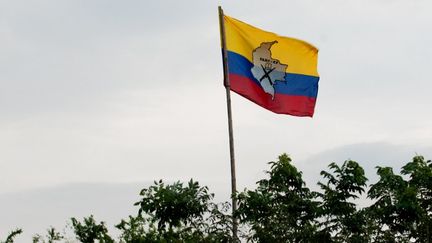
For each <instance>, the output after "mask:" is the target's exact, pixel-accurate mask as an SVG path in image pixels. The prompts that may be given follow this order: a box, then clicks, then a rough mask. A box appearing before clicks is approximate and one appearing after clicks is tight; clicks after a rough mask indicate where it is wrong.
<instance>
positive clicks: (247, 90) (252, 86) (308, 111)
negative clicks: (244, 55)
mask: <svg viewBox="0 0 432 243" xmlns="http://www.w3.org/2000/svg"><path fill="white" fill-rule="evenodd" d="M229 79H230V83H231V90H232V91H234V92H236V93H237V94H239V95H241V96H243V97H245V98H246V99H248V100H250V101H252V102H254V103H256V104H257V105H259V106H261V107H263V108H265V109H267V110H270V111H272V112H275V113H278V114H288V115H293V116H310V117H312V116H313V114H314V109H315V102H316V98H311V97H307V96H298V95H284V94H277V93H276V94H275V96H274V99H272V97H271V95H269V94H267V93H265V92H264V90H263V89H262V88H261V87H260V86H258V85H257V84H256V83H255V82H254V81H253V80H250V79H249V78H246V77H244V76H240V75H237V74H229Z"/></svg>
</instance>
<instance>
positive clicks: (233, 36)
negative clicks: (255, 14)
mask: <svg viewBox="0 0 432 243" xmlns="http://www.w3.org/2000/svg"><path fill="white" fill-rule="evenodd" d="M223 21H224V27H225V43H226V49H227V58H228V77H229V81H230V89H231V90H232V91H234V92H236V93H237V94H239V95H241V96H243V97H245V98H247V99H249V100H250V101H252V102H255V103H256V104H258V105H260V106H262V107H264V108H265V109H268V110H270V111H273V112H275V113H279V114H289V115H293V116H310V117H312V116H313V114H314V109H315V103H316V99H317V94H318V81H319V75H318V71H317V61H318V49H317V48H316V47H314V46H313V45H311V44H309V43H307V42H304V41H301V40H297V39H293V38H289V37H284V36H279V35H277V34H274V33H271V32H267V31H264V30H261V29H258V28H255V27H253V26H251V25H249V24H246V23H243V22H241V21H239V20H237V19H234V18H231V17H228V16H226V15H225V16H224V17H223Z"/></svg>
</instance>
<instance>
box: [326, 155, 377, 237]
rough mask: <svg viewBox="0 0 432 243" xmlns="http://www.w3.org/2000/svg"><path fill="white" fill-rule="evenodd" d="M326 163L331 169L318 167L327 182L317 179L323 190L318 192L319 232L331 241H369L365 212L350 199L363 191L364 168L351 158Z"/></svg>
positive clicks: (356, 197) (357, 196) (355, 197)
mask: <svg viewBox="0 0 432 243" xmlns="http://www.w3.org/2000/svg"><path fill="white" fill-rule="evenodd" d="M328 167H329V168H330V170H331V172H327V171H321V175H322V176H323V177H324V178H325V179H327V182H326V183H322V182H319V183H318V185H320V187H321V189H322V190H323V193H320V194H319V195H320V197H321V199H322V202H321V205H320V209H319V210H320V212H319V214H320V216H321V231H320V232H321V235H322V236H326V237H325V238H326V239H327V240H330V239H331V241H333V242H368V241H369V240H370V239H369V238H368V232H367V227H366V225H367V224H366V217H367V215H366V213H365V212H364V211H363V210H357V208H356V205H355V203H353V202H352V201H353V200H355V199H358V198H359V195H360V194H362V193H363V192H364V191H365V187H366V181H367V178H366V177H365V174H364V170H363V168H362V167H361V166H360V165H359V164H358V163H357V162H355V161H352V160H347V161H345V162H344V163H343V164H342V166H338V165H337V164H336V163H331V164H330V165H329V166H328Z"/></svg>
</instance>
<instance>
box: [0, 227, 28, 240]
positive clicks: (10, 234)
mask: <svg viewBox="0 0 432 243" xmlns="http://www.w3.org/2000/svg"><path fill="white" fill-rule="evenodd" d="M22 232H23V231H22V229H15V230H12V231H11V232H10V233H9V235H8V236H7V237H6V240H5V241H0V243H13V242H14V238H15V237H16V236H17V235H19V234H21V233H22Z"/></svg>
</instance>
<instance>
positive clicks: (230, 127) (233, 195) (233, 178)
mask: <svg viewBox="0 0 432 243" xmlns="http://www.w3.org/2000/svg"><path fill="white" fill-rule="evenodd" d="M218 9H219V27H220V36H221V42H222V56H223V71H224V86H225V92H226V100H227V111H228V133H229V148H230V159H231V200H232V221H233V222H232V234H233V238H234V239H233V240H234V242H235V241H237V239H238V237H237V228H238V225H237V217H236V215H235V213H236V211H237V197H236V192H237V189H236V172H235V158H234V135H233V125H232V112H231V93H230V80H229V76H228V54H227V49H226V41H225V25H224V19H223V16H224V14H223V10H222V7H221V6H219V8H218Z"/></svg>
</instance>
